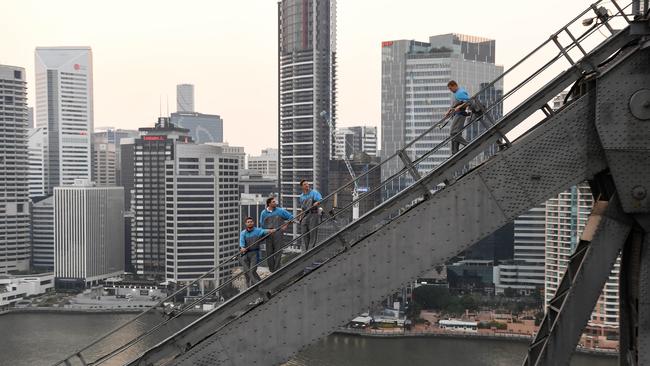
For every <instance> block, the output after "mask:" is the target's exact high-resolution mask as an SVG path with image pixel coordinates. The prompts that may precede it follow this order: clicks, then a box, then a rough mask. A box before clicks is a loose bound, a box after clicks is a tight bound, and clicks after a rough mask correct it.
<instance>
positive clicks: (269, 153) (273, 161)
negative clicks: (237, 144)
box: [248, 148, 278, 177]
mask: <svg viewBox="0 0 650 366" xmlns="http://www.w3.org/2000/svg"><path fill="white" fill-rule="evenodd" d="M248 170H254V171H256V172H257V173H258V174H261V175H263V176H268V177H277V176H278V149H272V148H267V149H262V153H261V154H260V155H257V156H252V155H248Z"/></svg>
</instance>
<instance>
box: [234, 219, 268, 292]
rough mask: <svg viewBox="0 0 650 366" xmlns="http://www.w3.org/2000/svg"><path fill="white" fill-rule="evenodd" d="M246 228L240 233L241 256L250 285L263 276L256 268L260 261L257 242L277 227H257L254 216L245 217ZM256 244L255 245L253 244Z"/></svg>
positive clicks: (247, 282) (247, 281)
mask: <svg viewBox="0 0 650 366" xmlns="http://www.w3.org/2000/svg"><path fill="white" fill-rule="evenodd" d="M244 224H245V225H246V229H244V230H242V232H241V233H240V234H239V252H240V253H241V256H240V257H239V259H240V262H241V265H242V269H243V271H244V272H245V273H246V284H247V285H248V287H250V286H253V285H254V284H256V283H258V282H259V281H260V280H261V278H260V276H259V275H258V274H257V268H254V267H255V266H256V265H257V262H259V259H260V258H259V253H260V247H259V243H257V242H258V241H259V240H260V239H261V238H262V237H264V235H267V234H273V233H274V232H275V229H262V228H259V227H255V220H254V219H253V218H252V217H247V218H245V219H244ZM253 244H255V245H253Z"/></svg>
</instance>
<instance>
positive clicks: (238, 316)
mask: <svg viewBox="0 0 650 366" xmlns="http://www.w3.org/2000/svg"><path fill="white" fill-rule="evenodd" d="M631 39H632V38H631V37H630V36H629V35H628V34H626V33H625V32H619V33H617V34H615V35H614V36H612V37H611V38H610V40H608V41H607V42H606V43H604V44H602V45H601V46H599V47H598V48H597V49H596V50H595V51H594V52H593V53H592V54H590V56H589V57H588V61H590V62H592V63H594V64H598V63H599V62H601V61H602V60H604V59H606V58H607V57H608V56H609V55H611V54H612V53H613V52H615V51H616V50H618V49H619V48H620V47H622V46H623V45H625V44H627V43H628V42H629V41H630V40H631ZM580 70H581V69H580V67H579V65H577V66H576V65H574V66H572V67H570V68H569V69H568V70H567V71H566V72H565V73H563V74H561V75H560V76H558V77H557V78H556V79H554V80H553V81H551V82H549V83H548V84H547V85H545V86H544V87H543V88H541V89H540V90H539V92H538V93H537V94H535V95H533V96H531V97H530V98H529V99H528V100H526V101H525V103H523V104H522V105H521V106H519V107H517V108H515V109H514V110H513V111H511V112H509V113H508V115H506V116H505V117H504V118H503V119H502V120H501V121H500V123H499V126H498V129H499V130H500V131H502V132H503V133H507V132H509V131H511V130H512V129H513V128H515V127H516V126H517V125H519V123H520V122H521V121H523V120H525V119H526V118H527V117H529V116H530V115H531V114H532V113H533V112H534V111H536V110H537V109H539V108H540V107H541V106H543V105H544V104H546V103H548V102H549V100H550V99H551V98H552V97H553V96H555V95H557V94H558V93H559V92H560V91H562V90H564V89H565V88H567V87H568V86H569V85H570V84H571V83H572V82H574V81H575V80H577V78H578V77H580ZM594 100H595V98H594V97H593V93H587V95H585V96H583V97H580V98H579V99H578V100H576V101H574V102H572V103H571V104H570V105H568V106H566V107H565V108H563V109H562V110H561V111H560V112H558V113H557V114H554V115H552V116H549V117H548V118H547V119H546V120H544V121H543V122H542V123H541V124H539V125H537V126H535V127H534V128H533V129H532V130H530V131H529V132H527V133H526V134H525V135H524V136H521V137H520V138H518V139H517V140H516V141H515V142H514V143H513V144H512V146H511V147H510V148H508V149H507V150H505V151H502V152H500V153H498V154H497V155H496V156H494V157H492V158H491V160H489V161H487V162H485V163H484V164H482V165H480V166H479V167H477V168H475V169H474V170H473V171H471V172H469V173H467V174H466V175H465V176H463V177H461V178H460V179H459V180H458V181H456V182H455V183H453V184H451V185H449V186H447V187H445V188H444V189H443V190H442V191H438V192H436V193H435V194H433V195H432V196H431V197H430V198H424V197H423V194H422V190H421V189H420V186H421V185H422V184H425V185H426V186H427V187H429V188H430V189H433V188H434V187H436V186H438V185H439V184H440V183H441V182H442V181H443V180H444V179H445V178H449V177H451V176H453V174H454V172H455V171H458V170H460V169H461V168H462V167H463V166H465V165H466V164H467V163H468V162H469V161H470V160H471V159H472V158H473V157H474V156H475V155H472V154H474V153H475V152H479V151H483V150H485V149H486V148H488V147H489V146H491V145H492V144H494V143H495V142H496V140H497V139H498V138H499V136H498V133H497V132H498V131H497V130H496V127H493V128H491V130H489V131H488V132H487V133H485V134H483V135H480V136H479V137H477V138H476V139H475V140H474V141H472V144H471V145H470V146H468V147H467V148H465V149H463V150H462V151H461V152H460V153H458V154H456V155H455V156H453V157H452V158H450V159H449V160H447V161H446V162H444V163H443V164H442V165H441V166H440V167H438V168H437V169H436V170H434V171H433V172H432V173H430V174H428V175H426V176H424V177H423V178H422V180H421V181H419V182H418V184H414V185H413V186H412V187H409V188H407V189H406V190H405V191H404V192H402V193H400V194H399V195H398V196H396V197H393V198H392V199H391V200H389V201H388V202H386V203H384V204H382V205H381V206H380V207H378V208H377V209H376V210H373V211H371V212H370V213H369V214H367V215H365V216H364V217H362V218H360V219H359V220H358V221H356V222H354V223H352V224H351V225H349V226H347V227H346V228H345V229H344V230H343V231H342V233H344V234H345V237H346V240H348V242H349V243H350V244H351V246H350V248H349V249H347V250H345V253H343V254H341V252H342V250H343V249H342V248H341V245H340V242H339V241H338V239H337V236H336V235H338V233H337V234H335V235H333V236H331V237H330V238H328V239H327V240H325V241H324V242H323V243H322V244H321V245H320V246H318V247H316V248H314V249H312V250H310V251H309V252H308V253H307V254H305V255H302V256H300V257H298V258H296V259H294V260H293V261H292V262H291V263H289V264H288V265H287V266H285V267H283V268H281V269H280V270H279V271H277V272H276V273H274V274H273V275H272V276H270V277H268V278H266V279H265V280H263V281H262V282H260V283H258V284H257V285H255V286H254V287H253V288H251V289H250V290H249V291H247V292H245V293H242V294H240V295H238V296H236V297H235V298H233V299H231V300H229V301H228V302H227V303H225V304H224V305H223V306H222V307H220V308H219V309H217V310H215V311H213V312H211V313H210V314H207V315H206V316H204V317H202V318H201V319H199V320H197V321H196V322H194V323H193V324H191V325H190V326H188V327H186V328H185V329H184V330H182V331H181V332H179V333H177V334H175V335H173V336H172V337H170V338H168V339H167V340H165V341H163V342H162V343H160V344H159V345H158V346H156V347H154V348H153V349H151V350H149V351H148V352H146V353H145V354H144V355H143V356H141V357H140V358H138V359H137V360H134V361H133V362H132V363H131V365H154V364H155V365H158V364H163V363H164V364H185V365H275V364H279V363H281V362H283V361H285V360H286V359H288V358H289V357H290V356H291V355H293V354H294V353H296V352H298V351H299V350H300V349H301V348H303V347H305V346H307V345H309V344H311V343H313V342H315V341H316V340H317V339H319V338H322V337H324V336H326V335H327V334H329V333H330V332H332V331H333V330H335V329H336V328H337V327H339V326H341V325H343V324H345V323H346V322H347V321H348V320H349V319H351V318H352V317H354V316H355V315H356V314H358V313H359V312H360V311H362V310H363V309H365V308H367V306H368V305H369V304H371V302H372V301H374V300H377V299H380V298H382V297H384V296H385V295H387V294H389V293H391V292H394V291H396V290H397V289H399V288H401V287H402V286H403V285H405V284H407V283H409V282H410V281H412V280H413V279H414V278H417V277H418V276H419V275H421V274H422V273H424V272H426V271H428V270H430V269H431V268H432V267H434V266H435V265H438V264H439V263H442V262H444V261H445V260H447V259H449V258H450V257H452V256H453V255H456V254H457V253H458V252H459V251H461V250H463V249H465V248H467V247H469V246H470V245H472V244H474V243H476V242H478V241H479V240H480V239H482V238H484V237H486V236H487V235H489V234H490V233H492V232H494V231H495V230H496V229H498V228H500V227H501V226H503V225H505V224H506V223H508V222H510V221H512V220H513V219H514V218H515V217H517V216H518V215H520V214H522V213H524V212H525V211H527V210H528V209H530V207H533V206H535V205H537V204H539V203H540V202H543V201H544V200H546V199H548V197H550V196H552V195H554V194H557V192H560V191H563V190H565V189H566V188H568V187H570V186H571V185H574V184H577V183H579V182H581V181H584V180H587V179H591V178H592V177H594V175H595V174H597V173H599V172H602V171H604V170H606V169H607V167H608V166H607V161H606V159H605V155H604V152H603V150H602V147H601V144H600V139H599V136H598V134H597V133H596V128H595V126H594V122H593V121H594V119H595V116H594V110H595V107H594ZM405 207H408V208H406V209H405ZM396 212H399V213H400V215H399V216H398V217H397V218H394V216H395V213H396ZM321 259H326V261H325V262H324V263H323V265H321V266H320V267H318V268H316V269H314V270H313V271H311V272H309V273H304V268H305V266H307V265H309V264H310V263H311V262H313V261H316V260H321ZM260 293H269V294H271V296H270V299H268V300H266V301H264V302H262V303H258V302H257V301H256V300H257V298H258V297H259V294H260Z"/></svg>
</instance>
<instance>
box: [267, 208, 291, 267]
mask: <svg viewBox="0 0 650 366" xmlns="http://www.w3.org/2000/svg"><path fill="white" fill-rule="evenodd" d="M289 220H293V215H292V214H290V213H289V211H287V210H285V209H284V208H282V207H278V201H277V200H276V199H275V197H269V198H268V199H267V200H266V208H265V209H264V211H262V213H261V214H260V221H259V223H260V226H262V227H263V228H265V229H277V228H281V229H282V230H284V229H285V228H286V221H289ZM282 238H283V235H282V232H281V231H276V232H275V233H274V234H273V235H270V236H269V237H268V238H267V239H266V261H267V264H268V266H269V271H271V272H275V270H277V269H278V268H280V260H281V259H282V256H281V255H280V254H277V255H273V254H274V253H275V252H277V251H278V250H280V249H281V248H282Z"/></svg>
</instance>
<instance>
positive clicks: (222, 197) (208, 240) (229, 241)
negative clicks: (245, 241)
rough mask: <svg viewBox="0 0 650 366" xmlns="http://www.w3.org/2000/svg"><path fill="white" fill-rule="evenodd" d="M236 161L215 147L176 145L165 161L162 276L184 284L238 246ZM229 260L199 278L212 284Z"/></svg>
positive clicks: (226, 268) (227, 273)
mask: <svg viewBox="0 0 650 366" xmlns="http://www.w3.org/2000/svg"><path fill="white" fill-rule="evenodd" d="M238 171H239V162H238V159H237V158H235V157H233V156H230V155H228V154H225V153H224V152H223V150H222V149H221V148H219V147H217V146H209V145H196V144H177V145H176V146H175V154H174V160H169V161H167V162H166V169H165V204H166V216H165V217H166V266H165V272H166V276H165V277H166V280H167V281H171V282H175V283H187V282H190V281H193V280H195V279H196V278H197V277H199V276H201V275H202V274H204V273H206V272H208V271H210V270H211V269H213V268H214V267H215V266H217V265H218V264H219V263H222V262H225V261H226V259H229V258H231V257H232V256H233V255H235V254H236V253H237V251H238V250H239V173H238ZM237 265H238V264H237V263H229V264H227V265H225V266H224V267H222V268H220V270H219V271H215V273H214V274H213V275H211V276H209V277H206V278H205V279H204V280H202V281H201V282H200V284H199V285H200V287H201V289H202V290H203V289H208V288H214V287H215V286H217V285H218V284H219V283H220V282H223V281H224V280H225V279H227V278H229V276H230V273H231V271H232V270H233V269H234V268H235V267H236V266H237Z"/></svg>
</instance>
